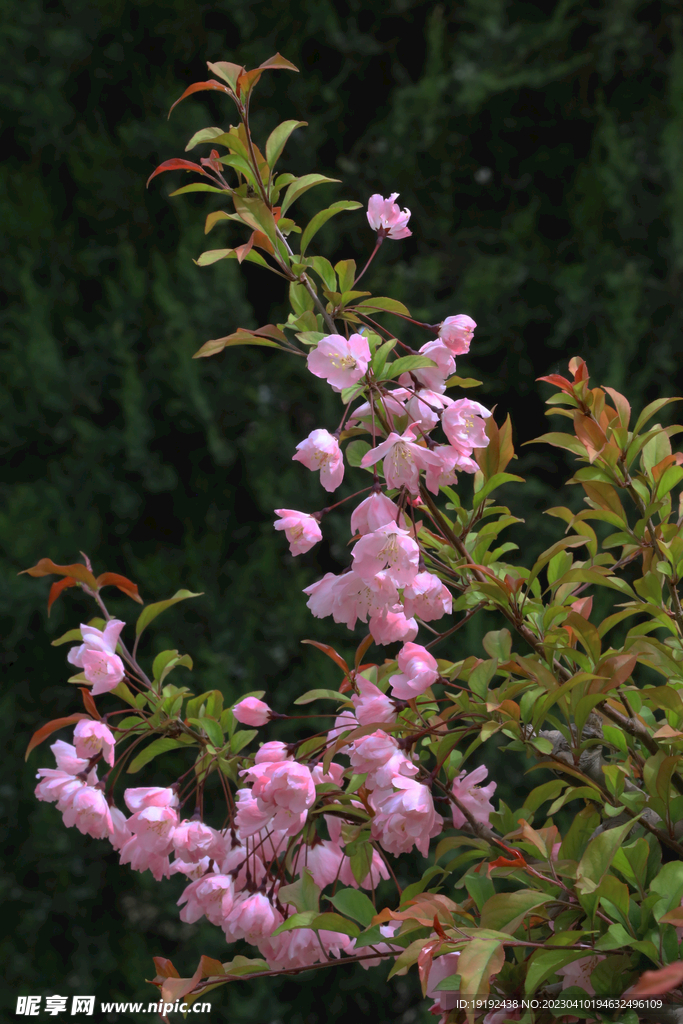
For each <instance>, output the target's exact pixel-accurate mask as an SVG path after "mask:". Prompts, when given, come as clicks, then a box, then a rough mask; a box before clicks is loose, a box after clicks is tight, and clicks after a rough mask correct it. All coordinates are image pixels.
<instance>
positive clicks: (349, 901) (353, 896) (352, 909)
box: [325, 889, 377, 928]
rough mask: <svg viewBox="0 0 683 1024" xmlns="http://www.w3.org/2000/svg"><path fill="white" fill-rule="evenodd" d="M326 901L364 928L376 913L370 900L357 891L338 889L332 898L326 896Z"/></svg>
mask: <svg viewBox="0 0 683 1024" xmlns="http://www.w3.org/2000/svg"><path fill="white" fill-rule="evenodd" d="M325 898H326V899H328V900H329V901H330V903H331V904H332V905H333V906H334V907H336V909H337V910H339V911H340V912H341V913H342V914H346V916H347V917H352V918H353V920H354V921H358V922H359V924H362V925H363V927H364V928H367V927H369V925H370V922H371V921H372V919H373V917H374V916H375V914H376V913H377V911H376V910H375V907H374V905H373V902H372V900H371V899H370V898H369V897H368V896H366V895H365V893H364V892H360V891H359V890H358V889H339V890H338V891H337V892H336V893H335V894H334V896H326V897H325Z"/></svg>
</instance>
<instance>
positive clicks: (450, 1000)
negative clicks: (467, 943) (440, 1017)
mask: <svg viewBox="0 0 683 1024" xmlns="http://www.w3.org/2000/svg"><path fill="white" fill-rule="evenodd" d="M459 956H460V954H459V953H446V954H445V955H444V956H439V957H437V958H436V960H433V961H432V966H431V967H430V969H429V975H428V980H427V997H428V998H429V999H435V1000H436V1002H435V1003H434V1006H433V1007H432V1009H433V1010H434V1011H436V1012H437V1013H447V1012H448V1011H449V1010H453V1009H455V1007H456V1006H457V1005H458V1000H459V999H460V993H459V992H437V991H436V986H437V985H438V984H439V982H441V981H444V980H445V979H446V978H452V977H453V975H454V974H457V973H458V957H459Z"/></svg>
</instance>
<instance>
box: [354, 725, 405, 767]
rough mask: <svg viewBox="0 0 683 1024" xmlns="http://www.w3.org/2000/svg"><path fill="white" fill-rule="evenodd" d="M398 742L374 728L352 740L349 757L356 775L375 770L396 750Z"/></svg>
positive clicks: (381, 730)
mask: <svg viewBox="0 0 683 1024" xmlns="http://www.w3.org/2000/svg"><path fill="white" fill-rule="evenodd" d="M398 749H399V748H398V743H397V742H396V740H395V739H394V737H393V736H390V735H389V733H386V732H384V730H383V729H376V730H375V732H371V733H370V734H369V735H368V736H361V737H360V739H357V740H354V741H353V748H352V750H351V752H350V754H349V759H350V761H351V765H352V766H353V769H354V771H355V772H356V774H357V775H363V774H365V772H369V773H372V772H376V771H377V770H378V769H379V768H381V767H382V765H384V764H386V763H387V761H388V760H389V759H390V758H391V757H393V755H394V754H395V753H396V752H397V751H398Z"/></svg>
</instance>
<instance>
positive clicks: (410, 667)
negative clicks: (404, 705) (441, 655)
mask: <svg viewBox="0 0 683 1024" xmlns="http://www.w3.org/2000/svg"><path fill="white" fill-rule="evenodd" d="M398 667H399V668H400V670H401V671H400V673H398V674H397V675H393V676H390V678H389V686H391V690H392V693H393V695H394V697H398V699H399V700H410V699H411V698H412V697H419V696H420V694H423V693H424V692H425V691H426V690H427V689H428V688H429V687H430V686H431V685H432V683H434V682H436V680H437V679H438V676H439V670H438V668H437V665H436V658H434V657H432V655H431V654H430V653H429V651H428V650H427V649H426V648H424V647H421V646H420V645H419V644H412V643H408V644H404V645H403V648H402V650H401V651H400V653H399V656H398Z"/></svg>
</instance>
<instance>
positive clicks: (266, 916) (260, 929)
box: [221, 892, 284, 943]
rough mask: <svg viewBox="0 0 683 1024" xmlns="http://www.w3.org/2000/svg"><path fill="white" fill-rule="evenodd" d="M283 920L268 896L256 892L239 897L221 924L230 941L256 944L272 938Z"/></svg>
mask: <svg viewBox="0 0 683 1024" xmlns="http://www.w3.org/2000/svg"><path fill="white" fill-rule="evenodd" d="M283 920H284V918H283V916H282V914H281V913H280V912H279V911H278V910H276V909H275V907H274V906H273V905H272V903H271V902H270V900H269V899H268V897H267V896H264V894H263V893H261V892H254V893H251V894H247V895H241V896H240V897H238V899H236V900H235V902H234V904H233V907H232V909H231V911H230V913H229V914H227V915H226V916H225V918H224V919H223V921H222V922H221V924H222V927H223V930H224V932H225V936H226V938H227V939H228V941H230V940H232V941H234V940H235V939H246V940H247V942H252V943H254V942H256V941H258V939H261V938H266V937H270V936H271V935H272V933H273V932H274V931H275V929H276V928H277V926H278V925H279V924H281V923H282V921H283Z"/></svg>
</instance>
